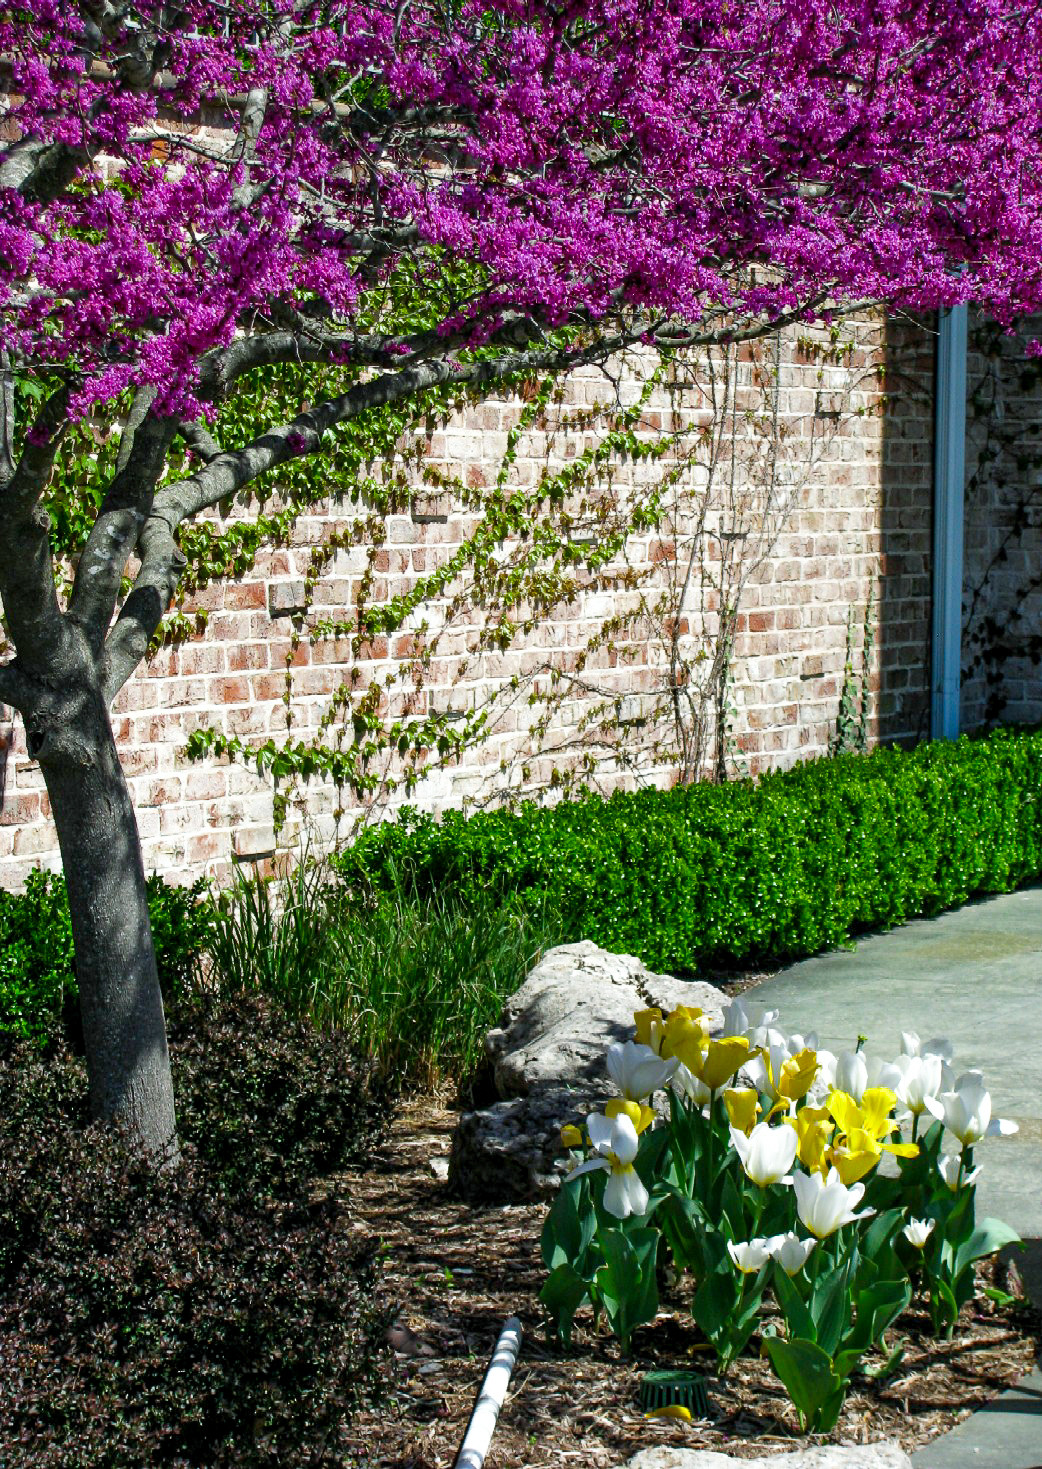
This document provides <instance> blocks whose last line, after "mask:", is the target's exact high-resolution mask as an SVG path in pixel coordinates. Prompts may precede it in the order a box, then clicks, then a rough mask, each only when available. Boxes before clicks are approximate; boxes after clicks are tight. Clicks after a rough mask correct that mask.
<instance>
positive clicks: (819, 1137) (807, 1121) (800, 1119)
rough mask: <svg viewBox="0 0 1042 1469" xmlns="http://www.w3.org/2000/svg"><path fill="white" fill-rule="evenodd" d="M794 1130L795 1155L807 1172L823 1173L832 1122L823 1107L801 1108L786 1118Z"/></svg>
mask: <svg viewBox="0 0 1042 1469" xmlns="http://www.w3.org/2000/svg"><path fill="white" fill-rule="evenodd" d="M785 1121H786V1122H787V1123H788V1124H789V1126H790V1127H794V1128H795V1129H796V1137H797V1138H798V1142H797V1145H796V1153H797V1156H798V1158H799V1160H800V1162H801V1163H802V1164H803V1166H804V1168H806V1169H807V1170H808V1172H811V1173H813V1172H814V1171H815V1170H817V1171H818V1172H819V1173H824V1172H825V1149H826V1148H827V1147H828V1143H829V1138H830V1137H831V1135H832V1129H833V1126H834V1124H833V1122H832V1121H831V1119H830V1118H829V1114H828V1113H827V1112H826V1110H825V1108H824V1107H803V1108H802V1109H801V1110H800V1111H799V1112H797V1113H796V1114H795V1116H791V1117H786V1119H785Z"/></svg>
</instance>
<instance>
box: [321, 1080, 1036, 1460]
mask: <svg viewBox="0 0 1042 1469" xmlns="http://www.w3.org/2000/svg"><path fill="white" fill-rule="evenodd" d="M457 1115H458V1112H457V1111H456V1110H454V1107H453V1104H452V1102H451V1099H449V1098H441V1099H432V1098H421V1099H414V1100H412V1101H410V1102H408V1103H406V1104H405V1105H404V1106H403V1108H402V1109H401V1111H400V1112H399V1114H398V1116H397V1118H396V1119H395V1121H394V1123H393V1124H392V1127H391V1130H390V1133H389V1135H388V1138H387V1140H386V1142H385V1144H384V1145H383V1147H382V1148H380V1149H379V1151H378V1152H377V1153H376V1155H375V1156H374V1157H373V1158H372V1159H371V1160H370V1162H369V1164H368V1165H367V1166H366V1167H365V1168H364V1169H359V1170H356V1171H352V1172H350V1173H347V1174H344V1175H342V1176H341V1177H340V1178H339V1179H338V1180H337V1181H336V1183H335V1184H334V1188H335V1191H336V1193H337V1195H338V1197H340V1198H341V1199H342V1200H343V1215H342V1220H343V1229H344V1231H345V1235H347V1236H348V1237H354V1238H355V1239H360V1238H363V1237H366V1236H375V1237H376V1238H378V1239H379V1240H381V1241H382V1245H383V1265H382V1290H383V1294H384V1296H385V1297H386V1299H387V1300H388V1301H389V1302H390V1303H392V1304H393V1306H394V1307H395V1309H396V1311H397V1324H396V1326H395V1327H394V1328H393V1329H392V1332H391V1340H392V1344H393V1345H394V1347H395V1349H396V1350H395V1365H396V1371H397V1374H398V1383H397V1388H396V1393H395V1397H396V1401H395V1402H394V1403H393V1404H392V1405H390V1406H389V1407H385V1408H383V1409H381V1410H379V1411H373V1412H370V1413H367V1414H365V1415H363V1416H362V1417H361V1418H359V1419H358V1420H356V1422H355V1423H354V1425H353V1426H352V1430H351V1437H350V1440H349V1444H350V1452H351V1453H352V1454H353V1455H354V1456H356V1457H357V1460H358V1463H359V1469H450V1466H451V1465H452V1464H453V1463H454V1460H455V1456H456V1453H457V1451H458V1449H459V1445H460V1442H461V1440H462V1438H463V1434H464V1431H465V1429H466V1425H467V1421H468V1419H469V1416H470V1413H471V1410H472V1408H473V1405H474V1399H475V1395H476V1393H477V1391H478V1388H479V1387H480V1384H481V1380H482V1378H483V1376H484V1372H485V1368H486V1365H487V1362H488V1357H489V1355H490V1353H491V1351H492V1348H493V1346H494V1344H495V1341H496V1338H497V1335H498V1333H499V1331H500V1329H501V1327H502V1324H503V1321H504V1320H505V1318H506V1317H507V1316H510V1315H517V1316H519V1317H520V1318H521V1322H522V1324H523V1327H524V1332H525V1337H524V1342H523V1346H522V1352H521V1358H520V1361H519V1364H518V1367H517V1371H516V1372H515V1375H514V1379H513V1382H512V1384H511V1390H510V1395H509V1397H508V1399H507V1402H506V1405H505V1407H504V1409H503V1413H502V1415H501V1417H500V1421H499V1425H498V1427H497V1429H496V1432H495V1435H494V1437H493V1440H492V1448H491V1451H490V1454H489V1458H488V1460H487V1464H488V1469H540V1466H549V1465H553V1466H561V1469H563V1466H567V1465H572V1464H581V1465H589V1466H591V1469H614V1466H617V1465H621V1464H623V1463H624V1462H625V1460H626V1459H627V1458H628V1457H629V1456H630V1455H631V1454H633V1453H635V1452H636V1451H637V1450H638V1449H640V1448H645V1447H649V1446H652V1445H656V1444H676V1445H683V1446H687V1447H691V1448H715V1449H718V1450H719V1449H724V1450H726V1451H727V1452H729V1453H732V1454H735V1455H737V1456H742V1457H748V1456H752V1455H756V1454H762V1453H764V1452H769V1451H771V1450H772V1449H776V1450H777V1451H779V1452H784V1451H786V1450H790V1451H791V1450H792V1449H793V1448H796V1447H799V1446H800V1445H801V1444H806V1442H807V1440H806V1439H805V1438H804V1437H802V1436H801V1435H800V1433H799V1429H798V1425H797V1422H796V1416H795V1413H794V1411H793V1409H792V1407H791V1405H790V1404H789V1401H788V1399H787V1397H786V1395H785V1393H784V1391H783V1390H782V1388H781V1386H780V1384H779V1383H778V1382H777V1380H776V1379H775V1378H774V1377H773V1374H772V1373H771V1371H770V1368H769V1365H768V1364H767V1362H766V1361H763V1360H761V1359H760V1358H759V1357H758V1356H756V1355H755V1348H756V1340H755V1338H754V1341H753V1343H752V1353H751V1354H750V1355H748V1356H746V1357H743V1358H742V1359H741V1361H740V1362H739V1363H738V1364H736V1366H735V1368H733V1369H732V1372H731V1374H730V1375H729V1376H728V1377H727V1379H726V1380H723V1381H721V1380H720V1379H718V1378H717V1377H716V1376H715V1375H714V1373H713V1371H712V1356H711V1354H707V1353H706V1352H705V1351H704V1350H702V1349H700V1346H699V1340H698V1334H697V1332H696V1330H695V1328H694V1326H693V1324H692V1322H691V1318H690V1315H689V1314H687V1313H686V1312H685V1311H684V1309H683V1303H682V1300H680V1299H679V1298H678V1299H676V1300H668V1299H667V1300H664V1301H663V1306H662V1310H661V1311H660V1314H659V1317H658V1319H657V1320H656V1321H655V1323H654V1324H653V1325H652V1326H648V1327H645V1328H642V1329H641V1330H639V1331H638V1332H637V1333H636V1334H635V1336H634V1342H633V1355H632V1357H631V1358H630V1359H628V1360H627V1359H623V1358H622V1357H620V1355H619V1351H618V1346H617V1344H616V1343H615V1342H614V1341H613V1340H612V1339H611V1338H610V1337H609V1336H608V1335H606V1334H602V1333H599V1332H598V1333H594V1332H593V1331H592V1329H591V1327H590V1323H589V1317H588V1314H587V1317H586V1321H585V1325H583V1324H582V1322H583V1317H582V1315H580V1325H579V1328H578V1329H577V1332H576V1336H575V1339H574V1341H573V1344H572V1346H571V1348H570V1349H568V1350H567V1351H564V1350H558V1349H555V1348H552V1347H550V1346H549V1345H548V1343H547V1339H546V1335H545V1331H544V1323H543V1314H542V1311H541V1308H540V1305H539V1301H538V1292H539V1289H540V1286H541V1284H542V1281H543V1278H544V1271H543V1267H542V1262H541V1260H540V1257H539V1233H540V1229H541V1227H542V1223H543V1218H544V1215H545V1206H543V1205H538V1204H533V1205H511V1206H507V1207H481V1206H476V1205H473V1204H467V1203H463V1202H461V1201H460V1200H459V1199H456V1198H453V1197H451V1196H450V1194H449V1192H448V1189H447V1187H446V1185H445V1183H444V1182H443V1181H442V1180H443V1177H444V1172H445V1166H446V1163H447V1159H448V1153H449V1148H450V1143H451V1137H452V1131H453V1128H454V1126H455V1123H456V1118H457ZM988 1279H989V1280H991V1281H992V1282H993V1283H996V1284H999V1285H1001V1286H1002V1288H1003V1289H1009V1290H1010V1291H1011V1293H1017V1286H1018V1281H1017V1277H1016V1272H1015V1269H1012V1268H1008V1267H1005V1266H1002V1265H993V1266H992V1267H991V1268H990V1273H989V1276H988ZM891 1340H892V1342H893V1344H894V1345H896V1344H897V1342H898V1341H899V1340H903V1344H904V1356H903V1358H902V1360H901V1361H900V1363H899V1365H897V1367H896V1369H895V1370H894V1371H893V1373H892V1375H891V1376H890V1377H889V1378H888V1379H887V1380H885V1381H872V1380H871V1379H869V1378H867V1377H858V1378H856V1379H855V1383H854V1387H853V1390H852V1391H851V1393H850V1396H849V1397H848V1399H847V1404H846V1407H845V1409H844V1412H843V1415H842V1417H841V1419H840V1422H839V1424H838V1426H837V1428H836V1430H835V1432H834V1433H833V1434H831V1435H829V1436H828V1438H827V1439H825V1440H821V1441H823V1442H835V1443H849V1444H857V1443H865V1442H872V1441H874V1440H878V1439H883V1438H890V1439H893V1440H896V1441H898V1442H899V1443H900V1444H901V1445H902V1446H903V1447H904V1448H906V1449H908V1450H911V1449H912V1448H914V1447H917V1446H918V1445H920V1444H922V1443H924V1442H925V1441H926V1440H927V1439H930V1438H932V1437H933V1436H934V1435H936V1434H938V1433H943V1432H945V1431H946V1430H948V1429H950V1428H952V1427H954V1425H955V1424H956V1423H957V1422H959V1421H960V1419H962V1418H964V1417H966V1416H967V1415H968V1414H969V1413H970V1412H971V1411H972V1410H973V1408H974V1407H976V1406H979V1405H980V1404H982V1403H984V1402H987V1401H988V1400H989V1399H991V1398H994V1397H995V1396H996V1395H997V1394H998V1393H999V1392H1001V1391H1002V1389H1003V1388H1005V1387H1007V1386H1009V1385H1010V1384H1011V1383H1013V1382H1014V1381H1016V1379H1017V1378H1019V1377H1020V1376H1022V1375H1023V1374H1024V1373H1025V1372H1026V1371H1028V1370H1029V1368H1030V1367H1031V1364H1032V1362H1033V1361H1034V1359H1035V1356H1036V1353H1037V1348H1038V1342H1039V1318H1038V1316H1037V1315H1036V1313H1034V1312H1033V1311H1031V1310H1030V1309H1029V1308H1028V1307H1027V1306H1026V1305H1023V1304H1021V1305H1018V1306H1015V1307H1012V1308H1009V1309H999V1308H997V1307H996V1306H994V1305H993V1304H992V1302H991V1301H990V1300H988V1299H987V1298H986V1297H984V1296H983V1295H982V1294H978V1297H977V1300H976V1301H975V1302H973V1303H971V1305H970V1306H968V1307H967V1308H966V1309H965V1310H964V1311H963V1314H962V1316H961V1317H960V1320H959V1322H958V1325H957V1329H956V1331H955V1335H954V1339H953V1340H952V1341H951V1342H946V1341H943V1340H941V1341H938V1340H934V1339H932V1338H931V1337H930V1335H929V1319H928V1317H927V1315H926V1314H925V1312H923V1311H922V1310H916V1309H912V1310H910V1311H909V1312H908V1314H907V1316H905V1317H903V1318H902V1319H901V1321H900V1322H898V1323H897V1326H896V1328H895V1330H894V1331H893V1332H892V1333H891ZM880 1360H881V1359H880ZM691 1365H694V1366H696V1367H698V1368H703V1369H704V1370H705V1373H706V1375H707V1378H708V1388H709V1401H710V1411H709V1416H708V1417H707V1418H706V1419H704V1420H701V1421H696V1422H694V1423H682V1422H676V1421H665V1420H654V1421H652V1420H648V1419H646V1418H644V1417H643V1415H642V1414H641V1411H640V1407H639V1403H638V1396H637V1394H638V1386H639V1382H640V1378H641V1376H642V1374H643V1373H644V1372H645V1371H648V1370H650V1369H654V1368H661V1367H678V1366H681V1367H682V1366H691Z"/></svg>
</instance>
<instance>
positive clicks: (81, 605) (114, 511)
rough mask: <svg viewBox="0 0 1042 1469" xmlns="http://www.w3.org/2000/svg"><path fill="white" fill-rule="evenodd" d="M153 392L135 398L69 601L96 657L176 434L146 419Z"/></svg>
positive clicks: (168, 424) (166, 424)
mask: <svg viewBox="0 0 1042 1469" xmlns="http://www.w3.org/2000/svg"><path fill="white" fill-rule="evenodd" d="M154 391H155V390H154V389H152V388H149V389H142V390H140V391H139V393H138V394H137V396H136V398H135V403H134V408H133V409H132V410H131V421H130V423H128V430H127V431H129V432H130V433H131V435H132V440H131V447H130V449H129V452H128V453H127V454H126V456H124V454H123V446H122V445H121V446H120V467H118V468H117V471H116V474H115V476H114V477H113V480H112V482H111V484H110V485H109V488H108V492H107V494H106V495H105V500H104V503H103V504H102V507H101V509H100V511H99V512H98V517H97V519H96V520H95V522H94V525H93V527H92V529H91V533H90V537H89V538H88V541H87V544H86V546H85V547H84V550H83V554H82V555H81V556H80V561H79V565H78V567H77V568H76V580H75V582H74V583H73V588H72V596H71V598H70V599H69V614H68V615H69V618H70V620H71V621H73V622H75V623H77V624H78V625H79V626H80V627H82V628H83V630H84V632H85V633H86V635H87V638H88V641H89V642H90V645H91V647H92V648H93V649H94V651H95V652H96V653H100V652H101V648H102V644H103V642H104V639H105V634H106V633H107V632H108V628H109V624H110V623H111V621H112V614H113V612H114V611H115V608H116V599H117V598H118V596H119V589H120V582H121V579H122V576H123V571H124V568H125V567H126V564H127V560H128V558H129V557H130V554H131V552H132V551H133V550H134V548H135V547H136V545H137V543H138V537H139V536H140V534H141V530H142V527H143V525H144V523H145V518H146V516H147V515H148V514H149V511H150V510H151V508H152V497H153V495H154V494H155V487H156V485H157V483H158V482H159V477H160V475H161V474H162V472H163V467H164V465H165V463H166V456H167V450H168V449H169V447H170V442H171V440H172V439H173V437H174V434H175V433H176V431H177V424H176V421H175V420H174V419H172V418H153V417H151V416H149V414H148V409H149V406H150V404H151V401H152V397H153V396H154ZM135 415H136V422H135Z"/></svg>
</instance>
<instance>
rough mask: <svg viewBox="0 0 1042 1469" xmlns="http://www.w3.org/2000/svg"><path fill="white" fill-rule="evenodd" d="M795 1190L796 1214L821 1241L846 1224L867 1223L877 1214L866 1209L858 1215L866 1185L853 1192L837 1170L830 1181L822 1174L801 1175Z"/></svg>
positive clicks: (832, 1171)
mask: <svg viewBox="0 0 1042 1469" xmlns="http://www.w3.org/2000/svg"><path fill="white" fill-rule="evenodd" d="M792 1186H793V1188H794V1189H795V1190H796V1213H797V1214H798V1215H799V1216H800V1219H801V1220H802V1222H803V1223H804V1224H805V1225H806V1227H807V1228H808V1229H809V1230H810V1232H811V1234H813V1235H816V1236H817V1237H818V1239H826V1238H827V1237H828V1236H829V1235H830V1234H835V1232H836V1230H837V1229H841V1228H842V1227H843V1225H844V1224H850V1223H851V1221H852V1220H854V1219H867V1218H868V1217H869V1215H871V1214H874V1213H875V1212H876V1211H875V1210H874V1209H862V1211H861V1213H860V1214H855V1212H854V1210H855V1209H856V1208H857V1206H858V1204H860V1202H861V1200H862V1198H863V1197H864V1193H865V1185H864V1184H863V1183H854V1184H851V1186H850V1188H846V1187H844V1184H843V1180H842V1179H841V1178H840V1176H839V1174H838V1173H837V1172H836V1170H835V1168H830V1169H829V1173H828V1178H822V1176H821V1174H820V1173H797V1174H795V1175H794V1177H793V1180H792Z"/></svg>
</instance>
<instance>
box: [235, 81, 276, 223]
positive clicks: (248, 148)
mask: <svg viewBox="0 0 1042 1469" xmlns="http://www.w3.org/2000/svg"><path fill="white" fill-rule="evenodd" d="M267 110H268V89H267V87H253V88H251V90H250V91H249V93H248V94H247V97H246V101H245V103H244V105H243V109H242V121H241V122H240V124H239V132H238V136H237V137H236V139H235V147H234V149H233V150H232V158H233V160H234V161H235V162H236V163H240V164H243V165H244V177H243V179H242V182H241V183H240V184H239V185H238V187H237V188H236V190H235V193H234V195H233V202H234V203H235V205H236V206H237V207H238V208H240V209H245V208H247V207H248V206H249V205H250V204H252V203H253V201H254V199H255V198H256V197H257V195H258V194H259V193H260V192H261V190H262V189H263V187H264V186H263V185H262V186H261V187H260V188H258V187H257V186H255V185H254V184H253V182H252V181H251V178H250V172H251V170H250V165H251V164H252V162H253V155H254V153H255V152H256V149H257V139H258V138H259V137H260V131H261V128H262V127H263V126H264V117H265V114H266V113H267Z"/></svg>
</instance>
